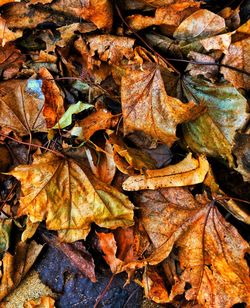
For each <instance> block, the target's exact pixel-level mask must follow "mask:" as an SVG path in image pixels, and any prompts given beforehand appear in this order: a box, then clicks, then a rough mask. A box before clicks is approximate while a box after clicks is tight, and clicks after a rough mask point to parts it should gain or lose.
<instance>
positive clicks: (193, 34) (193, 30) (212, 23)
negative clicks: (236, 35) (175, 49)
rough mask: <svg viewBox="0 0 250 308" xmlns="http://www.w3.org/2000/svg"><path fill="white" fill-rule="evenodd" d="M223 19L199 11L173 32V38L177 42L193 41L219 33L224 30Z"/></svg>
mask: <svg viewBox="0 0 250 308" xmlns="http://www.w3.org/2000/svg"><path fill="white" fill-rule="evenodd" d="M225 27H226V24H225V20H224V18H222V17H220V16H219V15H216V14H214V13H212V12H211V11H208V10H205V9H201V10H199V11H196V12H194V13H193V14H192V15H190V16H189V17H187V18H186V19H185V20H184V21H183V22H182V23H181V24H180V25H179V27H178V28H177V29H176V30H175V32H174V37H175V38H176V39H177V40H193V39H200V38H206V37H208V36H213V35H216V34H219V33H221V32H222V31H223V30H225Z"/></svg>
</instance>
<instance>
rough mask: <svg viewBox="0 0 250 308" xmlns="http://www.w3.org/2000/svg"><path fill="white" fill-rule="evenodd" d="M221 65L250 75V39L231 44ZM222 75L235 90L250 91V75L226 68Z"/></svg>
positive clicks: (222, 68)
mask: <svg viewBox="0 0 250 308" xmlns="http://www.w3.org/2000/svg"><path fill="white" fill-rule="evenodd" d="M221 63H222V64H227V65H230V66H233V67H236V68H238V69H241V70H243V71H246V72H248V73H250V64H249V63H250V38H248V39H245V40H242V41H239V42H236V43H233V44H231V45H230V47H229V50H228V53H227V54H226V55H225V57H224V58H223V60H222V62H221ZM221 73H222V74H223V75H224V77H225V79H226V80H228V81H229V82H231V83H232V85H234V86H235V88H244V89H246V90H249V89H250V76H249V75H247V74H243V73H240V72H237V71H234V70H232V69H229V68H226V67H221Z"/></svg>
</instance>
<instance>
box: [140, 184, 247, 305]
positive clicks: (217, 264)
mask: <svg viewBox="0 0 250 308" xmlns="http://www.w3.org/2000/svg"><path fill="white" fill-rule="evenodd" d="M137 204H138V205H140V208H141V215H142V216H141V217H142V223H143V225H144V227H145V229H146V231H147V233H148V235H149V237H150V239H151V241H152V242H153V244H154V246H155V248H156V249H155V251H154V252H153V253H152V254H151V256H150V257H148V258H147V259H146V264H147V263H148V264H152V265H156V264H158V263H159V262H161V261H163V260H164V259H165V258H166V257H167V256H168V255H169V253H170V252H171V250H172V248H173V247H176V248H178V257H179V260H180V271H179V274H178V277H176V281H175V284H174V286H173V287H172V290H171V294H170V300H173V298H174V297H175V296H176V295H178V294H183V293H184V294H185V297H186V299H187V300H197V301H198V303H199V304H201V305H203V306H204V307H213V306H214V307H231V306H232V305H234V304H236V303H242V302H245V303H248V302H249V292H248V291H247V290H248V289H249V285H250V279H249V269H248V267H247V263H246V260H245V259H244V255H245V253H246V251H247V250H248V249H249V246H248V244H247V242H246V241H244V240H243V239H242V238H241V236H240V235H239V233H238V232H237V230H236V229H235V228H234V227H233V226H232V225H231V224H229V223H228V222H226V221H225V219H224V218H223V216H222V215H221V214H220V212H219V211H218V209H217V208H216V207H215V206H214V205H213V204H211V202H210V201H209V200H206V198H204V197H202V198H200V199H199V202H198V200H195V198H194V197H193V196H192V194H191V193H190V192H189V191H188V190H187V189H184V188H168V189H161V190H158V191H145V192H143V193H142V194H140V195H138V196H137ZM176 213H178V214H176ZM235 247H237V249H236V248H235ZM144 264H145V261H144ZM186 283H188V284H189V286H190V287H189V288H188V289H187V288H185V286H186Z"/></svg>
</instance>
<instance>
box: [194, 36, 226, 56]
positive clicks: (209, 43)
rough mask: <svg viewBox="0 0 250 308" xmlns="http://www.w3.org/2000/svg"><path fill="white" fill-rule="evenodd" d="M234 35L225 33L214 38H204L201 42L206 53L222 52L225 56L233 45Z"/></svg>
mask: <svg viewBox="0 0 250 308" xmlns="http://www.w3.org/2000/svg"><path fill="white" fill-rule="evenodd" d="M231 40H232V33H223V34H219V35H215V36H212V37H208V38H204V39H202V40H200V44H201V45H202V46H203V47H204V48H205V50H206V51H211V50H220V51H222V52H223V53H224V54H227V52H228V48H229V46H230V44H231Z"/></svg>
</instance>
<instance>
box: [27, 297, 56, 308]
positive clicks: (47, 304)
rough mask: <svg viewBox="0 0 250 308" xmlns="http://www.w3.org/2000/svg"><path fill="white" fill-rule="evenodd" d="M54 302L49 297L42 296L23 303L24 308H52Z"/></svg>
mask: <svg viewBox="0 0 250 308" xmlns="http://www.w3.org/2000/svg"><path fill="white" fill-rule="evenodd" d="M54 304H55V300H54V298H52V297H50V296H42V297H40V298H38V299H35V300H33V299H31V300H29V301H27V302H25V303H24V305H23V307H24V308H54V307H55V305H54Z"/></svg>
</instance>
